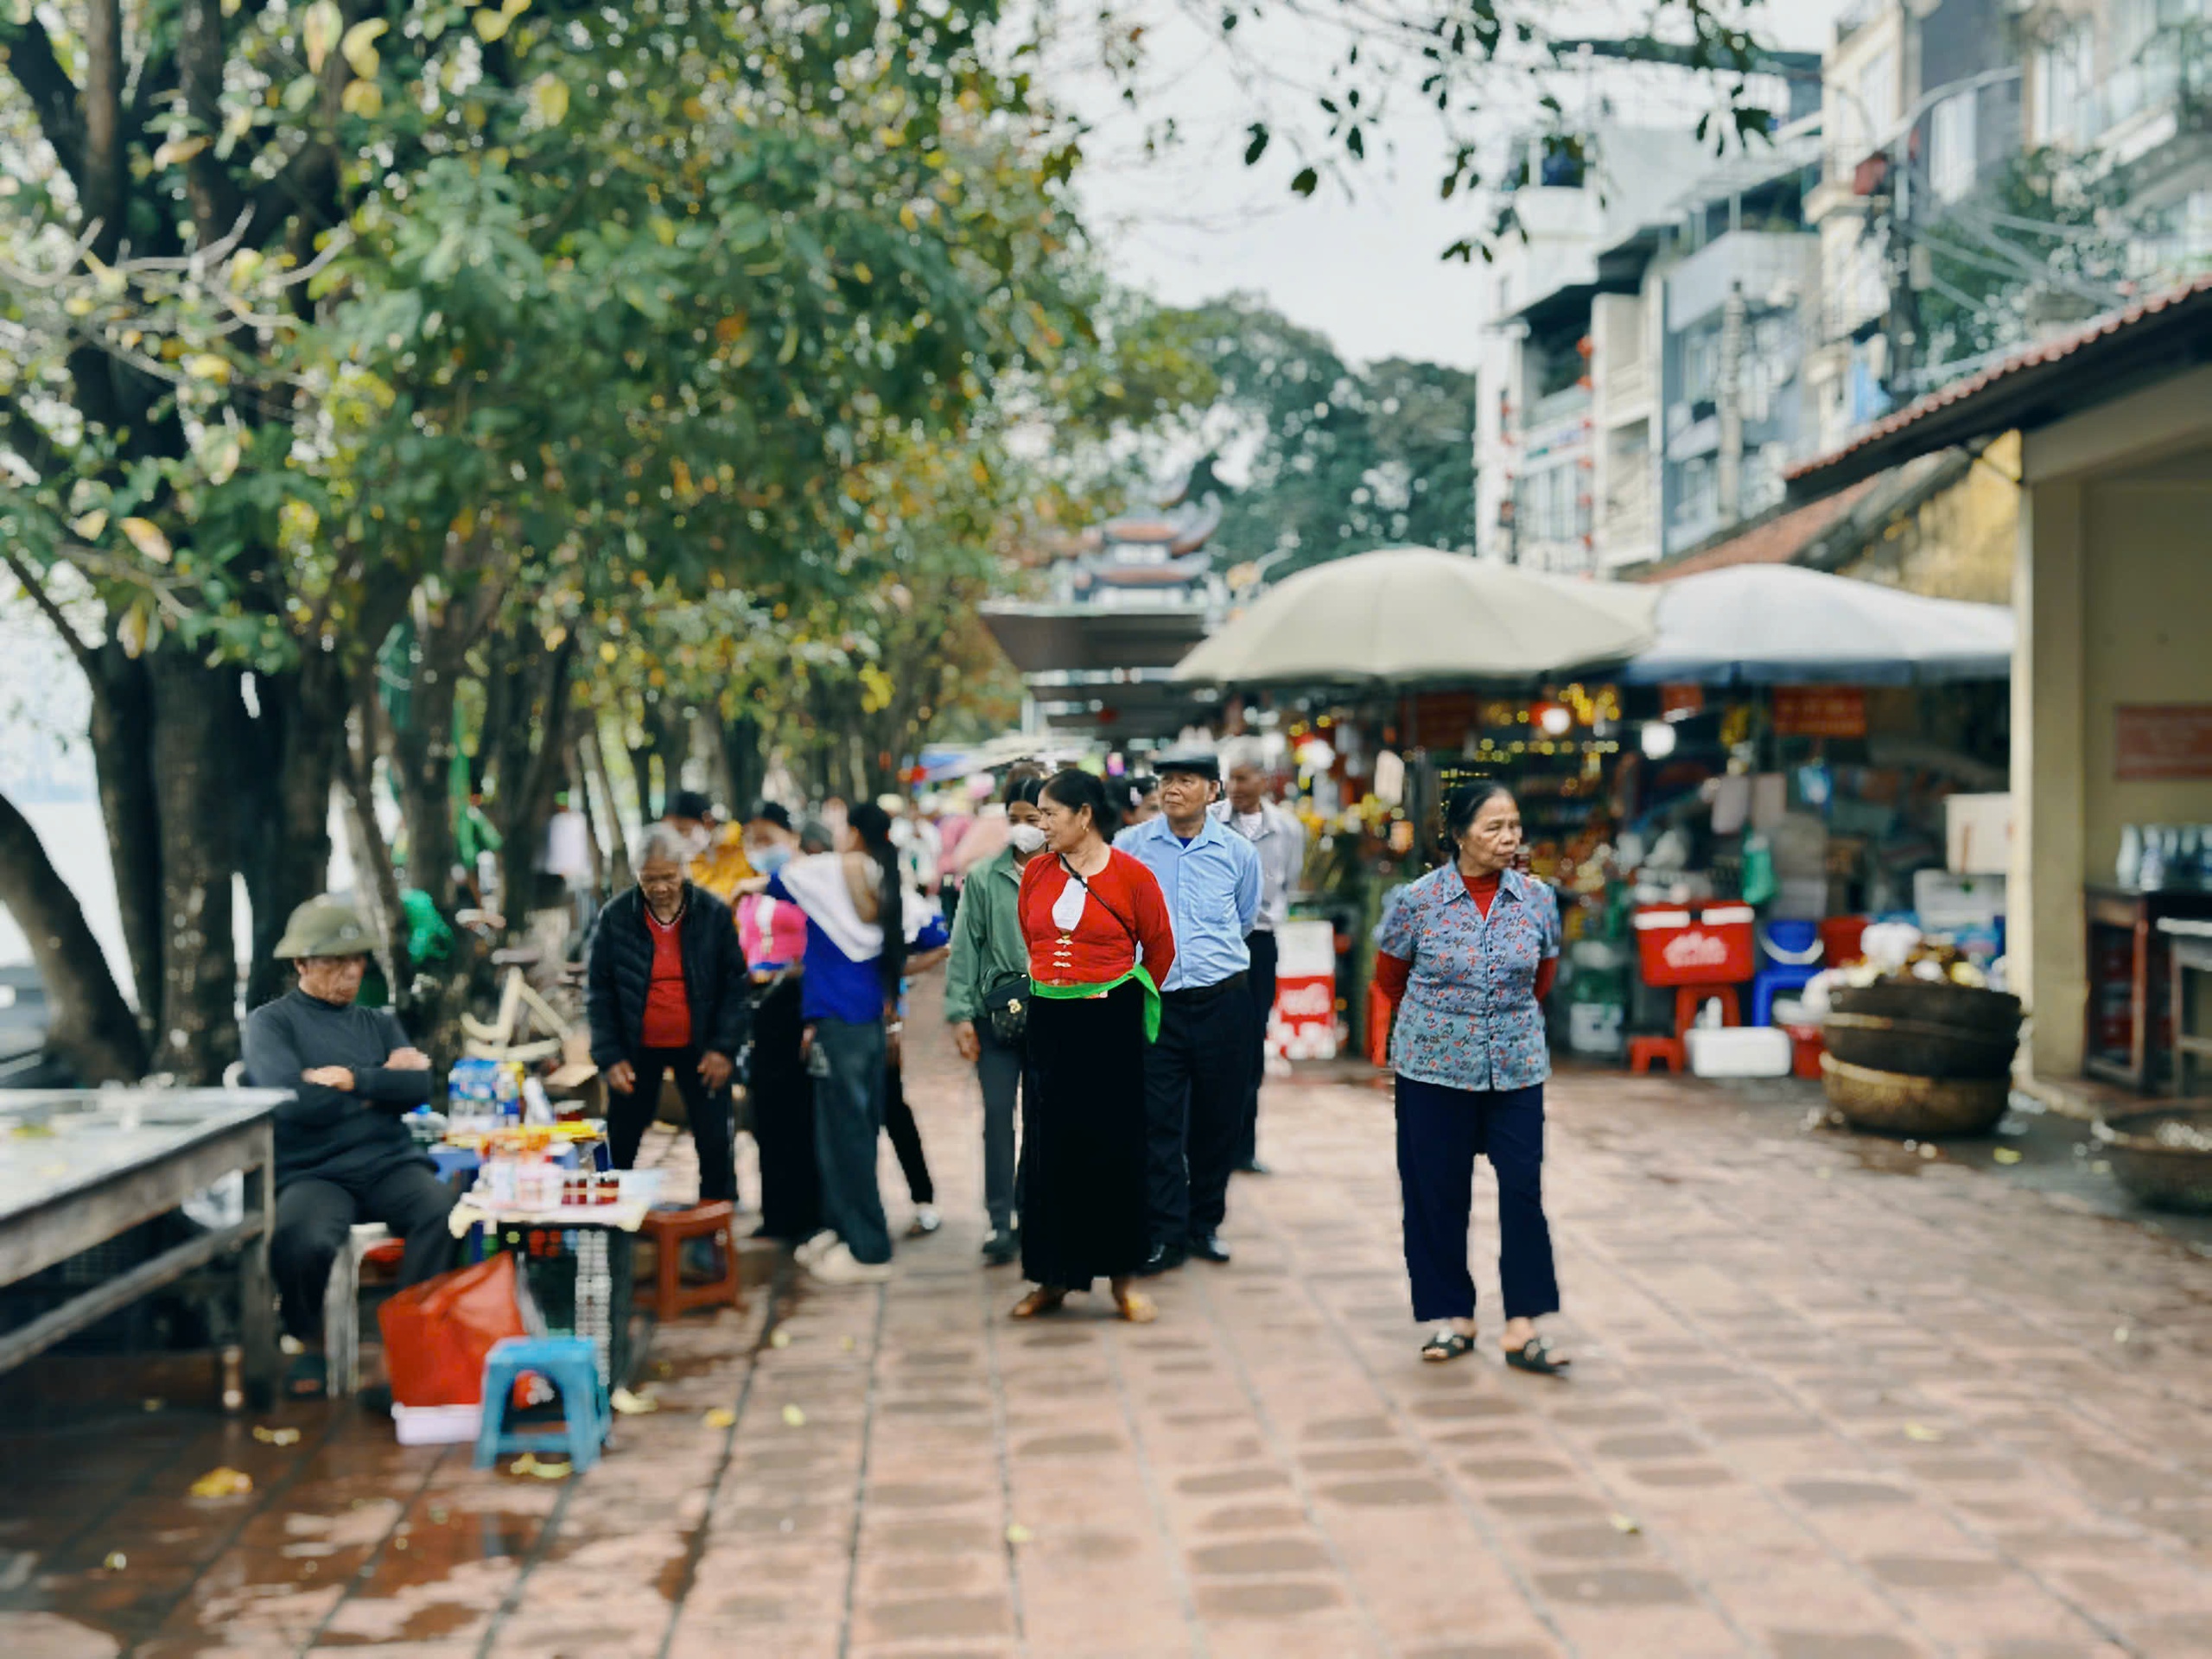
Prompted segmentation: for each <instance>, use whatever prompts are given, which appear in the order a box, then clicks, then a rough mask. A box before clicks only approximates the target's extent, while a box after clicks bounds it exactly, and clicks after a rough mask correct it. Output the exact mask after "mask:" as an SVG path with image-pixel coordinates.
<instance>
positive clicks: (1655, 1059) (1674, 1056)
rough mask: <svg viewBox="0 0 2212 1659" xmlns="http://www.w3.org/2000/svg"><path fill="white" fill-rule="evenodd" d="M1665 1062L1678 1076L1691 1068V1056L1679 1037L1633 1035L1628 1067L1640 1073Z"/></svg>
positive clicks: (1630, 1043)
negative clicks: (1684, 1048)
mask: <svg viewBox="0 0 2212 1659" xmlns="http://www.w3.org/2000/svg"><path fill="white" fill-rule="evenodd" d="M1655 1063H1658V1064H1663V1065H1665V1066H1666V1067H1667V1069H1668V1070H1669V1071H1672V1072H1673V1073H1674V1074H1675V1076H1676V1077H1681V1075H1682V1073H1684V1072H1685V1071H1688V1070H1689V1069H1690V1065H1689V1058H1688V1054H1687V1053H1686V1052H1684V1050H1683V1047H1682V1039H1681V1038H1679V1037H1632V1038H1630V1039H1629V1045H1628V1069H1629V1070H1630V1071H1633V1072H1636V1073H1638V1074H1639V1075H1641V1074H1643V1073H1645V1072H1648V1071H1650V1070H1651V1068H1652V1066H1653V1065H1654V1064H1655Z"/></svg>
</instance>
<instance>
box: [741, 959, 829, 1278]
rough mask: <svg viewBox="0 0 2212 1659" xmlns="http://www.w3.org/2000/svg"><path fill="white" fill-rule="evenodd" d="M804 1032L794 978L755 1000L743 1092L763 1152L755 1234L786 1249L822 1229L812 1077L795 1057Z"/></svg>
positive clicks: (804, 1023) (754, 1131)
mask: <svg viewBox="0 0 2212 1659" xmlns="http://www.w3.org/2000/svg"><path fill="white" fill-rule="evenodd" d="M805 1031H806V1021H805V1020H804V1019H803V1018H801V1017H800V1014H799V982H798V977H797V976H792V977H791V978H789V979H786V980H785V981H784V982H782V983H781V984H779V985H778V986H776V987H775V988H774V989H772V990H771V991H769V992H768V994H767V995H765V996H763V997H760V999H759V1000H758V1001H755V1002H754V1004H753V1061H752V1068H751V1071H750V1074H749V1078H748V1088H749V1090H750V1094H751V1097H752V1103H753V1141H754V1142H755V1144H756V1145H758V1146H759V1147H760V1230H761V1232H762V1233H763V1234H765V1235H766V1236H768V1237H770V1238H779V1239H782V1240H783V1241H784V1242H785V1243H787V1244H797V1243H803V1242H804V1241H805V1240H807V1239H810V1238H811V1237H813V1236H814V1235H815V1234H816V1233H817V1232H818V1231H819V1230H821V1227H822V1172H821V1169H820V1166H818V1165H817V1163H816V1162H815V1157H814V1079H813V1078H811V1077H808V1076H807V1075H806V1063H805V1062H804V1060H802V1059H800V1058H799V1052H798V1049H799V1042H800V1039H802V1038H803V1037H804V1034H805Z"/></svg>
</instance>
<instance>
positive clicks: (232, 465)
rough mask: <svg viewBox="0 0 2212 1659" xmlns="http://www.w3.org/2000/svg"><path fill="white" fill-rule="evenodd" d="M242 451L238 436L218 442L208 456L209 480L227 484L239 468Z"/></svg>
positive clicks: (211, 482) (212, 482) (214, 482)
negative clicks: (239, 446)
mask: <svg viewBox="0 0 2212 1659" xmlns="http://www.w3.org/2000/svg"><path fill="white" fill-rule="evenodd" d="M239 457H240V451H239V448H238V440H237V439H236V438H226V439H224V440H223V441H222V442H220V443H219V444H217V445H216V446H215V448H214V449H213V452H212V453H211V454H209V455H208V457H207V481H208V482H209V483H210V484H227V483H229V482H230V481H231V477H232V474H235V473H236V472H237V471H238V461H239Z"/></svg>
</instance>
